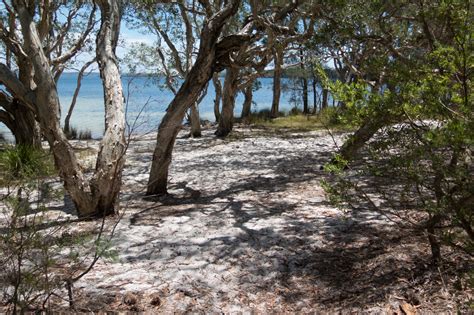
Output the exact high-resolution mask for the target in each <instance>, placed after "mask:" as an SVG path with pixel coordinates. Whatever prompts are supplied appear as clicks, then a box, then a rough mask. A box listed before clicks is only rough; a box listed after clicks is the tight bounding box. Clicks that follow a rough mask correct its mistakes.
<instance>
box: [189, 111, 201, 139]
mask: <svg viewBox="0 0 474 315" xmlns="http://www.w3.org/2000/svg"><path fill="white" fill-rule="evenodd" d="M190 120H191V137H193V138H199V137H201V118H200V117H199V108H198V106H197V104H196V103H195V104H193V105H192V106H191V117H190Z"/></svg>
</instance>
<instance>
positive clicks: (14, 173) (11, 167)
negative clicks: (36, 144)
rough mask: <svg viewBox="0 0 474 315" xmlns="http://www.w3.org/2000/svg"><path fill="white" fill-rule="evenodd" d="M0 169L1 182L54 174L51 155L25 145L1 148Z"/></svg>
mask: <svg viewBox="0 0 474 315" xmlns="http://www.w3.org/2000/svg"><path fill="white" fill-rule="evenodd" d="M0 169H1V175H0V176H1V179H2V181H3V182H5V181H6V182H9V181H18V180H29V179H32V178H37V177H44V176H49V175H52V174H54V164H53V160H52V157H51V156H50V155H49V154H47V153H46V152H45V151H43V150H38V149H35V148H33V147H30V146H26V145H18V146H10V147H6V148H4V149H2V151H0Z"/></svg>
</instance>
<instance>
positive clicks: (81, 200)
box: [15, 2, 95, 215]
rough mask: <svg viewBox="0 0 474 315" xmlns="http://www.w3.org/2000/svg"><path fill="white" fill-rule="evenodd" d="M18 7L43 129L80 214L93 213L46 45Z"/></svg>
mask: <svg viewBox="0 0 474 315" xmlns="http://www.w3.org/2000/svg"><path fill="white" fill-rule="evenodd" d="M15 9H16V11H17V13H18V16H19V19H20V23H21V31H22V33H23V38H24V49H25V51H26V52H27V54H28V56H30V58H31V64H32V65H33V67H34V81H35V83H36V85H37V89H36V93H35V94H36V95H35V101H36V102H35V105H36V106H35V107H36V115H37V117H38V120H39V122H40V126H41V130H42V132H43V135H44V136H45V138H46V140H47V141H48V143H49V145H50V147H51V150H52V152H53V157H54V160H55V164H56V166H57V168H58V170H59V176H60V177H61V179H62V180H63V181H64V186H65V188H66V190H67V191H68V192H69V194H70V195H71V198H72V199H73V201H74V203H75V205H76V208H77V210H78V212H79V214H80V215H88V214H91V213H92V212H94V210H95V207H94V205H93V203H92V200H91V198H90V194H89V192H88V191H89V187H88V185H87V181H86V179H85V178H84V175H83V174H82V171H81V169H80V166H79V164H78V162H77V160H76V156H75V155H74V150H73V149H72V147H71V145H70V144H69V142H68V141H67V139H66V137H65V135H64V133H63V131H62V129H61V127H60V124H59V117H60V104H59V97H58V93H57V90H56V84H55V83H54V80H53V75H52V73H51V70H50V68H49V61H48V59H47V57H46V55H45V54H44V51H43V46H42V44H41V41H40V39H39V37H38V33H37V29H36V25H35V23H34V21H33V18H32V16H31V14H30V12H29V10H28V9H27V8H26V7H25V5H24V3H22V2H18V3H16V6H15Z"/></svg>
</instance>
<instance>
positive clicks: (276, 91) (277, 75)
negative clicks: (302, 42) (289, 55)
mask: <svg viewBox="0 0 474 315" xmlns="http://www.w3.org/2000/svg"><path fill="white" fill-rule="evenodd" d="M273 58H274V63H275V69H274V71H273V100H272V109H271V113H270V116H271V117H272V118H276V117H278V112H279V111H280V97H281V74H282V65H283V49H282V48H281V47H276V48H275V51H274V54H273Z"/></svg>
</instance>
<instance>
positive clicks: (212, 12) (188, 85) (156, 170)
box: [147, 0, 249, 195]
mask: <svg viewBox="0 0 474 315" xmlns="http://www.w3.org/2000/svg"><path fill="white" fill-rule="evenodd" d="M200 3H201V5H202V8H203V9H204V11H205V12H206V18H205V20H204V22H203V26H202V29H201V36H200V44H199V51H198V54H197V57H196V60H195V62H194V65H193V66H192V67H191V70H190V71H189V72H188V73H187V76H186V78H185V80H184V82H183V83H182V85H181V87H180V88H179V90H178V91H177V93H176V95H175V97H174V99H173V100H172V101H171V104H170V105H169V106H168V110H167V112H166V114H165V116H164V117H163V119H162V121H161V124H160V127H159V129H158V135H157V142H156V147H155V151H154V153H153V160H152V166H151V171H150V178H149V180H148V187H147V194H148V195H155V194H164V193H166V192H167V189H166V188H167V182H168V168H169V164H170V163H171V156H172V150H173V146H174V143H175V140H176V136H177V135H178V132H179V130H180V126H181V122H182V121H183V118H184V115H185V113H186V110H188V109H189V107H190V106H192V105H193V104H194V103H195V102H196V100H197V99H198V97H199V95H200V93H201V92H202V90H203V89H204V88H205V86H206V85H207V83H208V81H209V80H210V79H211V77H212V75H213V74H214V72H215V71H216V70H215V69H216V64H217V63H218V59H219V57H220V55H219V54H218V53H219V51H221V53H224V56H225V53H226V52H227V53H228V51H229V50H230V49H235V48H234V47H235V46H236V45H238V44H239V43H235V41H236V40H239V38H234V39H232V38H230V39H227V40H226V39H225V38H224V39H222V40H220V41H219V36H220V33H221V31H222V27H223V26H224V24H225V23H226V21H227V20H228V19H229V18H230V17H231V16H232V15H234V14H235V13H236V12H237V10H238V8H239V5H240V1H239V0H233V1H229V2H228V3H226V4H225V5H223V6H222V7H219V8H218V9H214V7H213V6H211V4H210V3H209V2H208V1H201V2H200ZM244 36H249V35H246V34H245V35H244V34H242V35H241V36H240V37H244ZM231 40H233V41H231ZM227 44H230V46H226V45H227ZM237 47H238V46H237Z"/></svg>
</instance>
